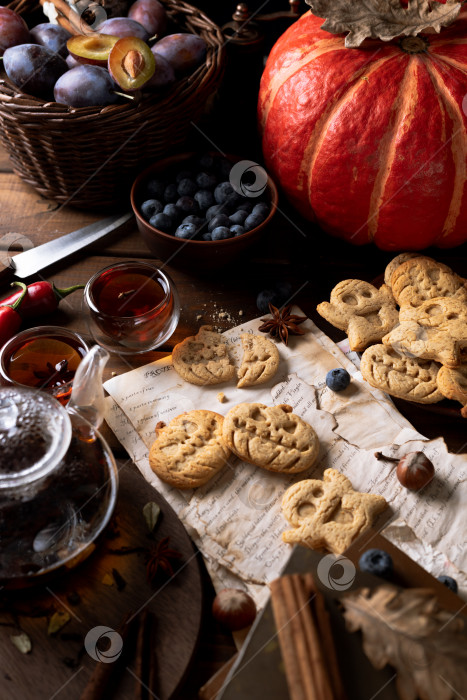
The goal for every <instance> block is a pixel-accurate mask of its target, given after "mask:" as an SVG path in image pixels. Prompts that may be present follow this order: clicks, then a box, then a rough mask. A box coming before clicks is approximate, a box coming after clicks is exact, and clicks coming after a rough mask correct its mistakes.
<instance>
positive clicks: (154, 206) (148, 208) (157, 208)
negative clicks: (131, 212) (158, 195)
mask: <svg viewBox="0 0 467 700" xmlns="http://www.w3.org/2000/svg"><path fill="white" fill-rule="evenodd" d="M163 208H164V205H163V204H162V203H161V202H159V200H158V199H147V200H146V201H145V202H143V203H142V205H141V213H142V215H143V216H144V218H145V219H147V220H148V221H149V219H150V218H151V217H152V216H155V215H156V214H159V213H160V212H161V211H162V209H163Z"/></svg>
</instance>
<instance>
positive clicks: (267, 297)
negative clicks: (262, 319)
mask: <svg viewBox="0 0 467 700" xmlns="http://www.w3.org/2000/svg"><path fill="white" fill-rule="evenodd" d="M291 296H292V285H291V284H289V282H276V283H275V284H274V285H273V286H272V287H271V288H270V289H263V290H262V291H261V292H260V293H259V294H258V296H257V297H256V306H257V307H258V309H259V311H260V312H261V313H262V314H267V313H269V304H273V305H274V306H277V308H280V307H281V306H283V305H284V304H287V303H288V301H289V300H290V297H291Z"/></svg>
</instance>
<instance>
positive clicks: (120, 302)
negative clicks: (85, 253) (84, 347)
mask: <svg viewBox="0 0 467 700" xmlns="http://www.w3.org/2000/svg"><path fill="white" fill-rule="evenodd" d="M84 301H85V304H86V308H87V313H88V320H89V331H90V333H91V335H92V337H93V338H94V340H95V341H96V343H98V344H99V345H101V346H102V347H104V348H106V349H107V350H110V351H113V352H116V353H118V354H122V355H130V354H138V353H143V352H147V351H149V350H155V349H156V348H158V347H160V346H161V345H162V344H163V343H164V342H165V341H166V340H168V338H170V336H171V335H172V334H173V332H174V331H175V329H176V327H177V324H178V321H179V318H180V302H179V299H178V294H177V290H176V288H175V285H174V283H173V282H172V280H171V279H170V277H169V275H168V274H167V273H166V272H163V271H162V270H161V269H159V268H158V267H157V266H156V265H153V264H152V263H150V262H146V261H144V262H140V261H128V262H122V263H116V264H114V265H109V266H108V267H106V268H104V269H103V270H100V271H99V272H97V273H96V274H95V275H94V276H93V277H91V279H90V280H89V281H88V283H87V285H86V288H85V290H84Z"/></svg>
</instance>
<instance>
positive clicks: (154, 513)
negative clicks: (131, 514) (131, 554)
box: [143, 501, 161, 533]
mask: <svg viewBox="0 0 467 700" xmlns="http://www.w3.org/2000/svg"><path fill="white" fill-rule="evenodd" d="M160 514H161V509H160V508H159V506H158V505H157V503H154V502H153V501H149V503H146V505H145V506H144V508H143V515H144V519H145V521H146V525H147V526H148V530H149V532H151V533H152V532H154V530H155V528H156V525H157V521H158V520H159V516H160Z"/></svg>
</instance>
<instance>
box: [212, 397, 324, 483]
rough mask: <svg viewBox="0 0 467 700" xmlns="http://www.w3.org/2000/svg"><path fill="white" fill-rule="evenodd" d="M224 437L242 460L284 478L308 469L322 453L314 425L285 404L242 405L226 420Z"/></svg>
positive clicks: (228, 414) (233, 410)
mask: <svg viewBox="0 0 467 700" xmlns="http://www.w3.org/2000/svg"><path fill="white" fill-rule="evenodd" d="M222 435H223V438H224V441H225V443H226V444H227V446H228V447H229V449H230V450H232V452H234V453H235V454H236V455H237V457H240V459H242V460H244V461H245V462H249V463H250V464H254V465H255V466H257V467H262V468H263V469H268V470H269V471H273V472H279V473H282V474H295V473H296V472H302V471H304V470H305V469H308V468H309V467H311V466H312V465H313V464H314V462H315V461H316V459H317V457H318V453H319V440H318V436H317V435H316V433H315V431H314V430H313V428H312V427H311V425H308V423H305V421H304V420H302V419H301V418H300V417H299V416H296V415H295V414H294V413H292V407H291V406H287V405H284V404H283V405H280V406H265V405H264V404H262V403H240V404H238V405H237V406H234V407H233V408H231V409H230V411H229V412H228V413H227V415H226V416H225V418H224V427H223V430H222Z"/></svg>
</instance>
